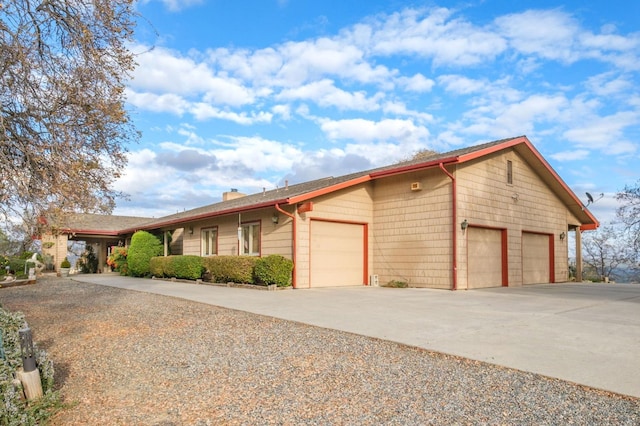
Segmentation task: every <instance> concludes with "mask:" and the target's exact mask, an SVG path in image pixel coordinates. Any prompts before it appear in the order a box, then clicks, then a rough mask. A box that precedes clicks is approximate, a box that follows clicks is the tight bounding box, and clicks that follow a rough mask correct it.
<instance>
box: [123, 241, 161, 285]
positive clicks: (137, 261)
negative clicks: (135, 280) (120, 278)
mask: <svg viewBox="0 0 640 426" xmlns="http://www.w3.org/2000/svg"><path fill="white" fill-rule="evenodd" d="M162 250H163V248H162V243H161V242H160V240H159V239H158V238H156V237H155V236H153V235H152V234H150V233H148V232H147V231H138V232H136V233H135V234H133V237H131V245H130V246H129V252H128V253H127V266H128V267H129V275H131V276H133V277H144V276H147V275H149V274H150V261H151V258H152V257H154V256H159V255H161V254H162Z"/></svg>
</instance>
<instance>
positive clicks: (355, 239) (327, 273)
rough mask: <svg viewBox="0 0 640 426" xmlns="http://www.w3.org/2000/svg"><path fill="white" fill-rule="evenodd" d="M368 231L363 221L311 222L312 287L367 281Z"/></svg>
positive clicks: (358, 283)
mask: <svg viewBox="0 0 640 426" xmlns="http://www.w3.org/2000/svg"><path fill="white" fill-rule="evenodd" d="M365 232H366V226H365V225H362V224H353V223H342V222H326V221H321V220H312V221H311V235H310V239H311V241H310V255H311V265H310V266H311V274H310V281H311V287H337V286H350V285H363V284H364V281H365V279H364V276H365V269H364V268H365V255H364V253H365Z"/></svg>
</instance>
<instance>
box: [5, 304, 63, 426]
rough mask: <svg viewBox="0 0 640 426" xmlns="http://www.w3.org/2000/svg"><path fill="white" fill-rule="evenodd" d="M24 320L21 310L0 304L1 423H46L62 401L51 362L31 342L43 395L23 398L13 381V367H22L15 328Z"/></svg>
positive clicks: (18, 327)
mask: <svg viewBox="0 0 640 426" xmlns="http://www.w3.org/2000/svg"><path fill="white" fill-rule="evenodd" d="M24 324H25V319H24V315H23V314H22V313H20V312H16V313H14V312H9V311H6V310H4V309H3V308H2V307H0V331H1V332H2V339H3V341H4V345H3V346H4V352H5V358H4V359H3V358H2V357H0V395H2V396H3V397H2V398H1V399H0V424H1V425H38V424H46V422H47V420H48V419H50V418H51V417H52V416H53V415H54V414H55V413H56V411H57V410H59V409H60V408H61V407H62V405H61V400H60V395H59V393H58V392H57V391H55V390H54V380H53V376H54V370H53V363H52V362H51V360H50V359H49V358H48V355H47V353H46V352H45V351H43V350H39V349H38V348H37V344H36V343H35V342H34V349H35V353H36V364H37V366H38V370H39V372H40V379H41V381H42V392H43V396H42V397H41V398H39V399H37V400H35V401H29V403H28V404H27V402H26V401H24V399H23V398H22V396H21V390H20V389H18V390H16V388H15V387H14V385H13V383H12V381H13V378H14V375H15V373H16V370H17V369H18V368H20V367H22V354H21V352H20V336H19V334H18V330H19V329H21V328H22V327H23V326H24Z"/></svg>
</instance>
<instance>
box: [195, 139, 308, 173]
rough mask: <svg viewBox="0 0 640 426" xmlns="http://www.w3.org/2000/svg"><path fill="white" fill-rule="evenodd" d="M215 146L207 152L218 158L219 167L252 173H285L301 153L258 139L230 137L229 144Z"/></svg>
mask: <svg viewBox="0 0 640 426" xmlns="http://www.w3.org/2000/svg"><path fill="white" fill-rule="evenodd" d="M216 146H218V148H213V149H210V150H207V152H209V153H211V154H213V155H215V156H216V158H218V160H219V165H220V167H225V168H233V167H237V166H239V165H240V166H242V168H243V169H245V170H251V171H253V172H258V171H286V170H289V169H290V168H291V166H292V164H293V163H294V162H295V161H297V160H299V159H300V158H301V156H302V151H301V150H300V149H299V148H297V147H295V146H293V145H291V144H287V143H283V142H279V141H273V140H268V139H263V138H260V137H230V142H228V143H224V142H217V143H216Z"/></svg>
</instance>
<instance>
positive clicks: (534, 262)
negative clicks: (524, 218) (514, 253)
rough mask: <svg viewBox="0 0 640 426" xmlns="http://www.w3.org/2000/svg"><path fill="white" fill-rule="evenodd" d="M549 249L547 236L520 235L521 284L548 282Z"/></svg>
mask: <svg viewBox="0 0 640 426" xmlns="http://www.w3.org/2000/svg"><path fill="white" fill-rule="evenodd" d="M550 259H551V249H550V242H549V235H545V234H533V233H530V232H523V233H522V283H523V284H541V283H548V282H550V281H551V280H550V275H551V274H550V271H551V262H550Z"/></svg>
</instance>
